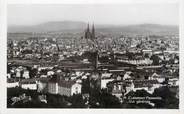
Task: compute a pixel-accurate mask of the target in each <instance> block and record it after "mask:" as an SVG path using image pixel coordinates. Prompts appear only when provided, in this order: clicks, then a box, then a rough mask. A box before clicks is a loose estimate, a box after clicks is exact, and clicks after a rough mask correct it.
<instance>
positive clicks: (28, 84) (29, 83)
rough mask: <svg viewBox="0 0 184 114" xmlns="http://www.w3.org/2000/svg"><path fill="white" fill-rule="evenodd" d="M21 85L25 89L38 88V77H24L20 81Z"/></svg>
mask: <svg viewBox="0 0 184 114" xmlns="http://www.w3.org/2000/svg"><path fill="white" fill-rule="evenodd" d="M19 86H20V87H21V88H23V89H30V90H37V81H36V79H24V80H21V81H20V82H19Z"/></svg>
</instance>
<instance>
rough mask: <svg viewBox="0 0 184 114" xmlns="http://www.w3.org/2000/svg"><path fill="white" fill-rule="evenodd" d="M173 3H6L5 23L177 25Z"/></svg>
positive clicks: (176, 12) (177, 14)
mask: <svg viewBox="0 0 184 114" xmlns="http://www.w3.org/2000/svg"><path fill="white" fill-rule="evenodd" d="M178 7H179V5H178V4H176V3H168V4H164V3H160V4H158V3H155V4H121V5H115V4H114V5H113V4H112V5H108V4H104V5H100V4H98V5H97V4H96V5H95V4H94V5H92V4H91V5H89V4H88V5H87V4H86V5H85V4H81V5H54V4H49V5H46V4H45V5H38V4H37V5H35V4H34V5H28V4H22V5H21V4H20V5H13V4H11V5H8V17H7V19H8V25H34V24H40V23H44V22H48V21H64V20H72V21H84V22H91V23H92V22H94V23H95V24H116V25H117V24H122V25H128V24H142V23H153V24H164V25H178V23H179V8H178Z"/></svg>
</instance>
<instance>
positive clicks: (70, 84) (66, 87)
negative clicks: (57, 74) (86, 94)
mask: <svg viewBox="0 0 184 114" xmlns="http://www.w3.org/2000/svg"><path fill="white" fill-rule="evenodd" d="M81 88H82V86H81V84H79V83H76V82H75V81H65V80H62V81H60V82H59V84H58V94H60V95H66V96H72V95H74V94H79V93H81Z"/></svg>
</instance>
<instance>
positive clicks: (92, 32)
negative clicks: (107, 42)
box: [91, 24, 95, 40]
mask: <svg viewBox="0 0 184 114" xmlns="http://www.w3.org/2000/svg"><path fill="white" fill-rule="evenodd" d="M91 39H92V40H94V39H95V27H94V24H93V26H92V31H91Z"/></svg>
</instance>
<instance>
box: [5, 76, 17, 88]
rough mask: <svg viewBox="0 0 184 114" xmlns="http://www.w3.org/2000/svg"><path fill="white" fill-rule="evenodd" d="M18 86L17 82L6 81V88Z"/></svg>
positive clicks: (12, 80)
mask: <svg viewBox="0 0 184 114" xmlns="http://www.w3.org/2000/svg"><path fill="white" fill-rule="evenodd" d="M18 86H19V82H18V81H17V80H14V79H10V78H9V79H7V88H14V87H18Z"/></svg>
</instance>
